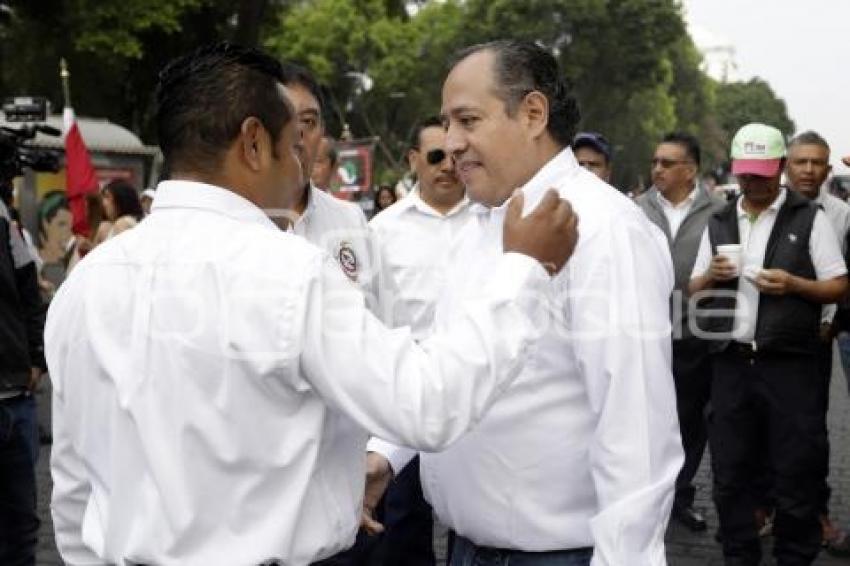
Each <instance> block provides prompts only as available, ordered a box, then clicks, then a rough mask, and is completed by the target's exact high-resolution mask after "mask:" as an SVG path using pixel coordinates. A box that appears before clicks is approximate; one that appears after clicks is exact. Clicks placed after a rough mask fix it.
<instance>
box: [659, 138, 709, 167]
mask: <svg viewBox="0 0 850 566" xmlns="http://www.w3.org/2000/svg"><path fill="white" fill-rule="evenodd" d="M661 143H674V144H676V145H679V146H681V147H682V148H683V149H684V150H685V154H687V156H688V157H689V158H690V159H691V161H693V162H694V163H696V165H697V168H699V166H700V163H701V161H700V159H701V157H702V153H701V151H700V148H699V141H697V139H696V138H695V137H694V136H692V135H691V134H689V133H686V132H670V133H669V134H667V135H666V136H664V137H663V138H662V139H661Z"/></svg>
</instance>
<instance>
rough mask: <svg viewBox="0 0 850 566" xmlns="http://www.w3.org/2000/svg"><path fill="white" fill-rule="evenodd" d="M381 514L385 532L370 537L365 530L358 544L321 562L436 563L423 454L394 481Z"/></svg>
mask: <svg viewBox="0 0 850 566" xmlns="http://www.w3.org/2000/svg"><path fill="white" fill-rule="evenodd" d="M377 518H378V520H379V521H381V522H382V523H383V525H384V527H385V531H384V533H383V534H382V535H378V536H375V537H370V536H368V535H367V534H366V533H365V532H364V531H362V530H361V531H360V532H359V533H357V540H356V542H355V543H354V546H352V547H351V548H350V549H348V550H346V551H345V552H342V553H340V554H337V555H336V556H333V557H331V558H329V559H327V560H325V561H323V562H321V563H320V564H321V566H382V565H383V566H394V565H396V564H403V565H404V566H434V564H435V563H436V558H435V556H434V519H433V511H432V509H431V506H430V505H429V504H428V502H427V501H425V498H424V496H423V495H422V484H421V482H420V479H419V456H417V457H415V458H414V459H413V460H411V461H410V463H409V464H408V465H407V466H405V467H404V469H403V470H402V471H401V473H400V474H398V476H396V478H395V479H394V480H393V481H392V483H391V484H390V486H389V488H388V489H387V492H386V494H385V495H384V498H383V499H382V500H381V503H380V505H379V506H378V509H377Z"/></svg>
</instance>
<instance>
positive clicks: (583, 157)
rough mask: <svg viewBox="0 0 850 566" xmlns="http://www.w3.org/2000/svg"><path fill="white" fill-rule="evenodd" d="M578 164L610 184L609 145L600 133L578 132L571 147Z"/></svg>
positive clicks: (610, 153)
mask: <svg viewBox="0 0 850 566" xmlns="http://www.w3.org/2000/svg"><path fill="white" fill-rule="evenodd" d="M571 147H572V148H573V153H574V154H575V156H576V161H578V164H579V165H581V166H582V167H584V168H585V169H587V170H588V171H590V172H591V173H593V174H594V175H596V176H597V177H599V178H600V179H602V180H603V181H605V182H606V183H608V184H611V172H612V171H611V155H612V152H611V144H610V143H609V142H608V140H607V139H605V136H603V135H602V134H600V133H597V132H579V133H577V134H576V136H575V137H574V138H573V143H572V145H571Z"/></svg>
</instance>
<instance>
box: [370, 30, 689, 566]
mask: <svg viewBox="0 0 850 566" xmlns="http://www.w3.org/2000/svg"><path fill="white" fill-rule="evenodd" d="M442 115H443V124H444V126H445V127H446V142H445V143H446V150H447V151H448V153H450V154H451V156H452V157H453V158H454V162H455V167H456V171H457V172H458V176H459V177H460V179H461V181H462V182H463V183H464V184H465V185H466V190H467V194H468V196H469V198H470V200H472V201H474V202H475V203H477V204H475V205H473V211H472V216H473V217H472V219H471V220H470V221H469V222H468V223H467V225H466V227H465V229H464V230H463V231H462V232H461V234H460V236H459V241H458V246H457V250H456V251H455V253H454V254H453V256H454V257H453V259H452V265H451V270H450V275H449V277H448V280H447V284H446V285H445V287H444V292H443V297H442V298H441V300H440V303H439V304H438V307H437V315H436V324H435V331H436V332H437V333H438V334H439V333H440V332H442V331H443V329H444V328H446V327H447V326H446V325H448V324H450V323H451V322H452V321H455V320H457V317H458V316H459V315H461V313H462V312H463V308H462V305H463V302H464V301H465V300H468V299H469V298H470V297H474V296H475V295H476V294H477V293H479V292H480V290H481V289H482V288H483V287H484V286H486V285H487V283H488V282H490V281H492V280H493V278H495V277H498V276H499V275H497V274H496V273H495V272H494V265H495V262H496V261H497V260H498V258H499V257H500V255H501V254H502V251H503V240H502V238H501V236H500V234H501V232H502V229H503V226H504V225H505V220H506V214H507V210H506V209H507V207H508V204H507V201H508V198H509V197H510V195H511V194H512V192H513V191H514V190H515V189H516V188H517V187H520V191H521V194H524V195H525V198H526V202H528V203H534V202H537V201H538V199H540V198H541V196H542V195H543V193H544V191H545V190H546V189H547V188H549V187H555V188H557V190H558V192H559V194H561V195H562V196H564V197H566V196H568V197H569V199H570V202H571V203H572V204H573V206H574V207H575V209H576V210H577V211H578V213H579V215H580V216H581V224H580V230H581V239H580V243H579V245H578V246H577V248H576V251H575V254H574V255H573V256H572V257H571V259H570V264H569V266H568V267H567V269H565V270H564V271H563V272H562V273H561V274H560V275H559V276H557V277H555V278H554V279H553V280H552V281H551V282H550V286H551V291H552V293H553V295H554V296H555V300H554V302H553V305H552V306H551V308H550V309H549V310H548V311H547V316H546V317H542V318H541V319H540V321H541V323H542V324H543V325H544V326H545V328H546V330H545V331H544V338H543V339H542V340H541V341H540V342H539V343H538V344H537V345H536V347H535V348H534V352H533V354H532V355H531V357H530V359H529V360H528V361H527V362H526V364H525V365H524V366H523V368H522V373H521V374H520V376H519V377H518V378H517V380H516V381H515V382H514V384H513V385H512V386H511V388H510V389H509V390H508V391H507V392H506V393H505V395H504V396H503V397H502V399H501V400H500V403H499V404H498V405H494V407H493V410H492V411H490V413H488V414H487V415H485V416H484V417H483V418H482V419H481V421H480V422H479V423H478V426H477V427H476V429H475V430H474V431H473V432H471V433H470V434H469V435H467V436H466V437H465V438H462V439H459V440H458V441H457V442H454V443H453V444H452V445H451V446H449V447H448V448H447V449H445V450H443V451H442V452H434V451H431V452H429V453H420V466H421V479H422V487H423V491H424V493H425V496H426V498H427V499H428V500H429V501H430V503H431V505H432V506H433V507H434V510H435V512H436V514H437V516H438V517H439V518H440V521H441V522H443V523H444V524H446V525H448V526H449V527H450V528H451V529H452V530H453V531H454V532H455V533H456V535H457V536H456V537H455V542H454V545H453V549H452V557H451V564H452V566H458V565H466V564H473V563H474V564H482V565H483V564H487V565H490V564H507V563H510V564H524V565H528V566H532V565H533V566H544V565H554V564H557V565H571V566H572V565H584V566H586V565H587V564H591V563H592V564H593V565H594V566H603V565H605V566H621V565H625V564H628V565H629V566H639V565H644V566H646V565H651V566H660V565H663V564H665V563H666V559H665V554H664V531H665V528H666V525H667V521H668V518H669V514H670V509H671V505H672V503H673V492H674V483H675V480H676V476H677V474H678V472H679V469H680V468H681V465H682V447H681V443H680V440H679V427H678V422H677V419H676V399H675V393H674V389H673V379H672V376H671V372H670V319H669V299H670V293H671V291H672V289H673V269H672V265H671V260H670V252H669V250H668V249H667V243H666V241H665V240H664V237H663V235H662V234H661V233H660V231H658V230H657V229H656V228H655V227H654V226H653V225H652V224H651V223H650V222H649V220H648V219H647V218H646V216H645V215H644V214H643V213H642V212H641V211H640V210H639V209H638V208H637V207H636V206H635V205H634V204H633V203H632V202H631V201H629V199H628V198H626V197H625V196H624V195H622V194H621V193H620V192H619V191H617V190H616V189H614V188H613V187H611V186H610V185H606V184H605V183H604V182H603V181H602V180H601V179H599V178H598V177H597V176H596V175H594V174H592V173H590V172H588V171H587V170H585V169H583V168H582V167H580V166H579V164H578V162H577V161H576V158H575V157H574V156H573V153H572V151H571V150H570V147H569V144H570V142H571V141H572V139H573V136H574V134H575V126H576V123H577V122H578V118H579V115H578V109H577V107H576V103H575V99H574V98H573V97H572V96H571V95H570V91H569V88H568V86H567V85H566V84H565V83H564V81H563V79H562V78H561V73H560V72H559V69H558V65H557V63H556V61H555V59H554V57H552V55H551V54H550V53H548V52H547V51H545V50H544V49H542V48H540V47H539V46H537V45H536V44H534V43H531V42H525V41H511V40H507V41H496V42H492V43H488V44H483V45H477V46H474V47H471V48H469V49H467V50H464V51H463V52H461V53H460V54H459V55H458V57H457V58H456V60H455V61H454V64H453V66H452V68H451V70H450V72H449V75H448V78H447V79H446V81H445V83H444V85H443V97H442ZM544 320H545V322H544ZM506 330H507V329H506ZM378 436H380V435H378ZM384 452H385V455H386V456H387V457H388V460H389V461H390V462H392V463H393V467H394V469H399V466H400V465H401V464H402V463H403V459H402V458H399V457H398V452H401V453H407V454H409V451H408V450H407V449H399V450H398V451H396V450H392V449H389V448H386V449H385V450H384ZM375 457H376V456H375V454H374V453H373V454H372V455H371V458H372V459H374V458H375ZM380 479H382V478H380V475H379V474H377V473H375V474H373V476H372V477H371V478H370V480H372V481H371V482H370V487H371V485H375V484H377V483H378V480H380ZM369 495H370V497H371V496H372V494H371V493H370V494H369ZM367 501H368V499H367Z"/></svg>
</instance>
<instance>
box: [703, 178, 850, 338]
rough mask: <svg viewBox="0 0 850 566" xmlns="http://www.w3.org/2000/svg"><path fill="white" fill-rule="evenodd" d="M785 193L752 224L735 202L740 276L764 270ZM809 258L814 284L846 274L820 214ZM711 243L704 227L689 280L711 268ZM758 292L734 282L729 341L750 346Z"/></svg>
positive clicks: (743, 281)
mask: <svg viewBox="0 0 850 566" xmlns="http://www.w3.org/2000/svg"><path fill="white" fill-rule="evenodd" d="M787 190H788V189H786V188H785V187H782V188H781V189H780V190H779V194H778V195H777V197H776V199H774V201H773V202H772V203H771V205H770V206H769V207H768V208H766V209H765V210H763V211H762V212H761V214H759V215H758V216H757V217H756V218H755V220H754V221H753V220H751V218H750V215H749V214H748V213H747V212H746V211H745V210H744V206H743V201H744V199H743V197H740V198H738V203H737V205H736V208H737V212H738V235H739V238H740V244H741V265H740V273H742V274H743V273H747V272H748V271H753V272H757V271H759V270H761V269H762V268H763V266H764V254H765V252H766V251H767V243H768V241H769V240H770V233H771V232H772V231H773V226H774V224H776V216H777V214H779V209H780V208H782V205H783V204H784V203H785V199H786V197H787ZM809 254H810V255H811V258H812V264H813V265H814V267H815V273H816V274H817V279H818V281H822V280H824V279H832V278H834V277H840V276H841V275H844V274H846V273H847V267H846V266H845V264H844V258H843V257H842V255H841V249H840V248H839V247H838V241H837V238H836V237H835V232H834V231H833V229H832V227H831V226H830V225H829V221H828V220H827V219H826V215H825V214H824V213H823V211H822V210H819V211H818V212H817V214H815V221H814V224H813V225H812V234H811V236H810V237H809ZM711 257H712V255H711V242H710V240H709V237H708V227H706V229H705V231H704V232H703V233H702V240H701V241H700V246H699V252H698V253H697V259H696V261H695V262H694V269H693V273H692V275H691V277H692V278H693V277H699V276H701V275H703V274H705V273H706V272H707V271H708V268H709V266H710V265H711ZM758 309H759V290H758V287H756V286H755V285H754V284H753V282H752V281H750V280H749V279H748V278H747V277H739V278H738V294H737V301H736V307H735V320H734V322H733V327H732V339H733V340H736V341H738V342H744V343H751V342H752V341H753V340H755V335H756V321H757V320H758Z"/></svg>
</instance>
